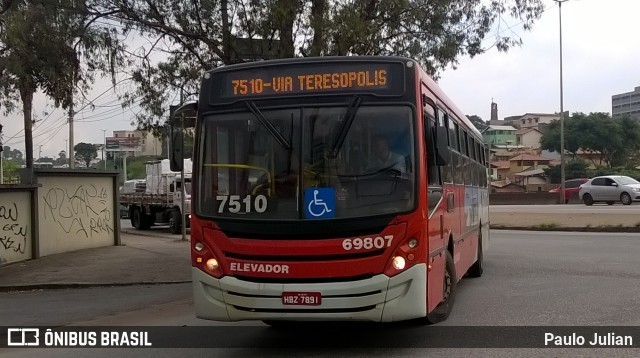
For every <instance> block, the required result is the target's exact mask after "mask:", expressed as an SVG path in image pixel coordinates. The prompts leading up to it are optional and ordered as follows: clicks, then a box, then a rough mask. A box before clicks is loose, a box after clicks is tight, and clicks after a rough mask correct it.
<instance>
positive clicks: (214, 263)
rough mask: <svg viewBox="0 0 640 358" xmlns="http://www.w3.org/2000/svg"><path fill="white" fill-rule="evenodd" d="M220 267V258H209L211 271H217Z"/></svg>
mask: <svg viewBox="0 0 640 358" xmlns="http://www.w3.org/2000/svg"><path fill="white" fill-rule="evenodd" d="M218 267H220V265H219V264H218V260H216V259H209V260H207V269H209V271H215V270H217V269H218Z"/></svg>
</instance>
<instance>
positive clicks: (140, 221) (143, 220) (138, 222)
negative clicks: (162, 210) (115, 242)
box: [131, 208, 151, 230]
mask: <svg viewBox="0 0 640 358" xmlns="http://www.w3.org/2000/svg"><path fill="white" fill-rule="evenodd" d="M149 221H150V220H149V219H148V218H147V215H145V214H144V213H143V212H142V208H135V209H133V215H132V216H131V224H132V225H133V227H134V228H136V230H147V229H149V227H150V226H151V225H150V224H151V223H150V222H149Z"/></svg>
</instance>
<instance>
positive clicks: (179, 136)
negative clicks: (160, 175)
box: [169, 102, 198, 172]
mask: <svg viewBox="0 0 640 358" xmlns="http://www.w3.org/2000/svg"><path fill="white" fill-rule="evenodd" d="M197 110H198V102H192V103H186V104H184V105H182V106H180V107H178V106H171V107H169V168H170V169H171V171H174V172H179V171H182V169H184V168H183V167H184V128H185V125H187V126H194V124H191V123H185V118H184V116H183V115H184V114H185V113H189V112H196V111H197Z"/></svg>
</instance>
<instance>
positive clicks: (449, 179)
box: [438, 108, 455, 183]
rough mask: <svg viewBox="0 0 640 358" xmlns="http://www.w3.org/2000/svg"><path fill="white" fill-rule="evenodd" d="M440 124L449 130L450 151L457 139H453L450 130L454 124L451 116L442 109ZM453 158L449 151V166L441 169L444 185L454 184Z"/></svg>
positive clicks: (439, 111)
mask: <svg viewBox="0 0 640 358" xmlns="http://www.w3.org/2000/svg"><path fill="white" fill-rule="evenodd" d="M438 122H439V123H440V126H441V127H445V128H447V143H448V144H449V149H453V147H452V141H453V140H455V138H451V129H450V128H449V126H450V125H451V123H452V122H451V120H450V119H449V116H447V114H446V113H445V112H444V111H443V110H441V109H440V108H438ZM452 156H453V153H452V152H451V151H449V162H448V163H447V165H445V166H443V167H442V168H440V172H441V173H442V182H443V183H453V173H452V167H453V164H452V162H451V157H452Z"/></svg>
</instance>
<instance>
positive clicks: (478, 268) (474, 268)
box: [467, 229, 484, 277]
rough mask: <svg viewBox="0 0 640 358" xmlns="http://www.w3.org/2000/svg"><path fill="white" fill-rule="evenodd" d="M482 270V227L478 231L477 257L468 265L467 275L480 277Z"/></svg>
mask: <svg viewBox="0 0 640 358" xmlns="http://www.w3.org/2000/svg"><path fill="white" fill-rule="evenodd" d="M483 271H484V254H483V253H482V229H480V233H478V259H477V260H476V262H474V263H473V265H471V267H469V271H467V274H468V275H469V277H481V276H482V272H483Z"/></svg>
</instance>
